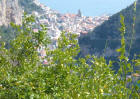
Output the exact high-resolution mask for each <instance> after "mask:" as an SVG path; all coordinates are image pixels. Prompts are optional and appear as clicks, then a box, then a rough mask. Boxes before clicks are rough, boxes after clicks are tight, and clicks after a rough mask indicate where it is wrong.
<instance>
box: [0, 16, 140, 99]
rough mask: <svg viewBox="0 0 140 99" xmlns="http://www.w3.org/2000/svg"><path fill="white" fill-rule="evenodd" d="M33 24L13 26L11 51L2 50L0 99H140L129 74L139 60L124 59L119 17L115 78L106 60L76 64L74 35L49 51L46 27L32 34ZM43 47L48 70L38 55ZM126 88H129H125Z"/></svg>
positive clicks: (30, 20) (93, 58)
mask: <svg viewBox="0 0 140 99" xmlns="http://www.w3.org/2000/svg"><path fill="white" fill-rule="evenodd" d="M34 21H35V20H34V18H33V17H32V16H31V17H27V16H25V17H24V20H23V26H22V27H21V26H18V25H15V24H11V25H12V26H13V27H14V28H15V29H16V30H17V31H18V35H17V37H16V38H15V39H14V40H12V41H11V44H10V46H11V47H10V48H9V49H6V48H5V43H4V42H1V47H0V98H1V99H61V98H62V99H63V98H64V99H65V98H66V99H69V98H70V99H71V98H72V99H93V98H94V99H129V98H139V90H138V89H139V88H138V86H137V85H136V86H135V85H134V84H133V79H132V78H133V76H132V77H131V78H129V79H127V74H128V73H129V74H132V75H133V74H134V70H133V68H134V67H135V66H136V65H137V66H139V65H140V60H139V59H134V60H132V61H130V60H129V59H128V57H126V55H125V38H124V35H125V24H124V17H123V16H121V24H122V27H121V28H120V31H121V32H122V34H121V36H122V40H121V44H122V47H121V48H120V49H118V50H117V51H118V52H120V57H119V61H118V62H117V63H118V64H119V65H120V69H119V71H118V73H117V74H115V73H114V71H113V70H111V67H112V64H113V63H114V62H112V61H110V62H109V63H107V62H106V60H105V58H104V57H96V56H94V55H93V56H90V55H88V56H86V58H79V59H75V57H76V56H77V54H78V53H79V45H78V42H77V40H76V35H72V34H70V33H68V34H65V33H64V32H63V33H62V34H61V37H60V38H59V40H58V47H57V48H56V49H55V50H49V49H48V48H47V45H48V44H49V43H48V42H49V37H48V36H47V34H46V31H47V29H46V27H45V26H44V25H41V26H40V27H41V30H40V31H38V32H33V30H32V24H33V23H34ZM40 45H41V46H45V47H46V55H47V56H46V57H45V59H46V60H47V61H48V64H47V65H44V64H42V62H41V61H40V57H39V55H38V52H37V49H38V48H39V47H40ZM128 83H130V86H127V85H128Z"/></svg>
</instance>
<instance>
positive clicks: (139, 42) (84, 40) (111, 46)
mask: <svg viewBox="0 0 140 99" xmlns="http://www.w3.org/2000/svg"><path fill="white" fill-rule="evenodd" d="M133 8H134V6H133V5H130V6H129V7H127V8H126V9H123V10H122V11H120V12H119V13H117V14H115V15H113V16H111V17H110V18H109V20H107V21H105V22H104V23H103V24H102V25H100V26H98V27H96V28H95V29H94V31H93V32H90V33H88V34H87V35H86V36H81V38H80V39H79V44H80V47H81V54H80V55H81V56H84V55H86V54H93V53H94V54H95V55H105V56H107V57H114V56H115V57H116V56H117V53H116V51H115V50H116V49H117V48H119V47H120V31H119V28H120V14H123V15H124V16H125V24H126V29H127V30H126V35H125V36H126V41H127V52H128V49H129V48H130V40H131V39H132V25H133V15H134V11H133ZM139 27H140V0H139V1H138V2H137V11H136V26H135V31H136V35H135V38H136V40H133V45H132V49H131V51H130V53H131V56H133V54H134V53H137V54H140V28H139Z"/></svg>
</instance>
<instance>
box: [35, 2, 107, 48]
mask: <svg viewBox="0 0 140 99" xmlns="http://www.w3.org/2000/svg"><path fill="white" fill-rule="evenodd" d="M34 3H35V4H36V5H38V6H40V7H41V8H42V10H43V13H39V12H35V11H34V12H33V14H34V15H35V16H36V17H37V19H38V20H37V23H38V24H45V25H46V26H47V29H48V30H47V33H48V35H49V36H50V38H51V40H52V44H51V45H50V46H49V47H50V48H51V49H55V48H56V47H57V40H58V38H59V37H60V34H61V32H62V31H65V32H66V33H67V32H71V33H74V34H77V35H78V36H80V35H81V34H87V33H88V32H90V31H93V30H94V28H95V27H97V26H99V25H101V24H102V23H103V22H104V21H105V20H108V18H109V16H108V15H103V16H97V17H89V16H83V15H82V13H81V11H80V10H78V13H77V14H70V13H66V14H61V13H59V12H57V11H55V10H52V9H51V8H49V7H47V6H45V5H44V4H41V3H40V2H38V0H34ZM34 31H38V28H35V29H34Z"/></svg>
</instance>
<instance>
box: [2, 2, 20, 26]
mask: <svg viewBox="0 0 140 99" xmlns="http://www.w3.org/2000/svg"><path fill="white" fill-rule="evenodd" d="M10 22H14V23H15V24H21V22H22V10H21V8H20V6H19V3H18V0H0V26H1V25H5V26H7V25H9V24H10Z"/></svg>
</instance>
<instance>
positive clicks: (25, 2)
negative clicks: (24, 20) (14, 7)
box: [19, 0, 43, 14]
mask: <svg viewBox="0 0 140 99" xmlns="http://www.w3.org/2000/svg"><path fill="white" fill-rule="evenodd" d="M19 5H20V6H21V7H22V8H23V10H24V12H26V13H28V14H32V12H33V11H37V12H39V13H42V12H43V10H42V8H41V7H39V6H37V5H36V4H35V3H33V0H19Z"/></svg>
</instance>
